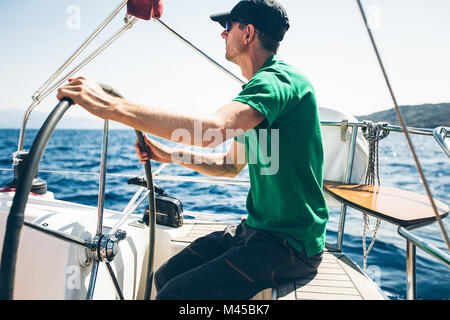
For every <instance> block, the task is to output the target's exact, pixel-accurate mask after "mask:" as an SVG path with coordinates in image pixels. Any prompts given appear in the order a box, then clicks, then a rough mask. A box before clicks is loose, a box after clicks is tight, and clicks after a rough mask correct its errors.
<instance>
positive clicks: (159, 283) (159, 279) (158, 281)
mask: <svg viewBox="0 0 450 320" xmlns="http://www.w3.org/2000/svg"><path fill="white" fill-rule="evenodd" d="M165 266H166V264H163V265H162V266H161V267H160V268H159V269H158V270H157V271H156V272H155V286H156V291H157V292H160V291H161V289H162V288H163V287H164V286H165V285H166V283H167V281H168V279H167V278H166V277H165V276H164V267H165Z"/></svg>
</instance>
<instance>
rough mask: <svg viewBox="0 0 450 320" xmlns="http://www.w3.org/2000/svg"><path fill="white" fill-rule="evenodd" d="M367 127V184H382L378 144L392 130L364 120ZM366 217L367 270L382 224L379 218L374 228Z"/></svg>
mask: <svg viewBox="0 0 450 320" xmlns="http://www.w3.org/2000/svg"><path fill="white" fill-rule="evenodd" d="M364 124H365V125H366V126H365V127H363V128H362V132H363V135H364V138H365V139H366V140H367V141H368V142H369V164H368V167H367V173H366V179H365V181H364V184H365V185H372V186H374V185H375V182H376V183H377V184H378V185H380V170H379V165H378V164H379V161H378V145H379V143H380V141H381V140H383V139H385V138H387V136H389V133H390V131H389V130H386V129H383V127H385V126H388V125H389V123H387V122H379V123H373V122H372V121H364ZM363 219H364V230H363V237H362V242H363V270H364V271H366V270H367V257H368V256H369V253H370V250H371V249H372V247H373V245H374V243H375V240H376V236H377V232H378V230H379V229H380V226H381V219H377V223H376V225H375V228H372V226H371V224H370V220H369V216H368V215H367V214H366V213H363ZM367 231H369V232H371V233H373V235H372V241H371V242H370V245H369V247H368V248H367V245H366V236H367Z"/></svg>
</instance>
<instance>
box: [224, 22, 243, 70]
mask: <svg viewBox="0 0 450 320" xmlns="http://www.w3.org/2000/svg"><path fill="white" fill-rule="evenodd" d="M243 33H244V31H243V30H241V29H239V22H231V27H230V28H229V30H224V31H223V32H222V34H221V36H222V38H223V39H225V57H226V59H227V60H228V61H231V62H234V63H237V58H238V57H239V56H240V55H241V54H242V53H243V52H244V51H245V49H246V47H245V43H244V41H243V36H244V35H243Z"/></svg>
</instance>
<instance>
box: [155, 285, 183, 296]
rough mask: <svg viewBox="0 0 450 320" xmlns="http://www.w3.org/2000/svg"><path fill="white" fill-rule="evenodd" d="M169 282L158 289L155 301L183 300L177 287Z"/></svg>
mask: <svg viewBox="0 0 450 320" xmlns="http://www.w3.org/2000/svg"><path fill="white" fill-rule="evenodd" d="M173 282H174V281H169V282H168V283H166V284H165V285H164V286H163V287H161V289H158V293H157V295H156V300H184V299H185V298H184V297H182V296H181V295H180V291H181V290H180V289H179V288H177V285H176V284H175V283H173Z"/></svg>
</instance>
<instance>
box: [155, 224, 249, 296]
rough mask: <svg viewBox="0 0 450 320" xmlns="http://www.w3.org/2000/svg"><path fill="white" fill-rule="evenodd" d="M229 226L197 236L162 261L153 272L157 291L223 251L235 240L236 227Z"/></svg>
mask: <svg viewBox="0 0 450 320" xmlns="http://www.w3.org/2000/svg"><path fill="white" fill-rule="evenodd" d="M238 228H240V227H239V226H229V227H227V228H226V229H225V230H224V231H217V232H212V233H211V234H209V235H207V236H204V237H202V238H199V239H197V240H195V241H194V242H192V243H191V244H190V245H189V246H188V247H186V248H184V249H183V250H182V251H180V252H179V253H177V254H176V255H175V256H173V257H172V258H170V259H169V260H168V261H167V262H166V263H164V264H163V265H162V266H161V267H160V268H159V269H158V270H157V271H156V273H155V285H156V289H157V291H158V292H159V291H160V290H161V288H162V287H164V285H165V284H166V283H167V282H168V281H170V280H171V279H173V278H175V277H177V276H178V275H180V274H183V273H185V272H187V271H189V270H191V269H194V268H196V267H198V266H200V265H202V264H204V263H206V262H208V261H211V260H213V259H215V258H217V257H218V256H220V255H222V254H223V253H225V252H226V251H227V250H228V248H229V247H230V245H232V244H233V243H234V241H235V239H234V237H235V234H236V229H238Z"/></svg>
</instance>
